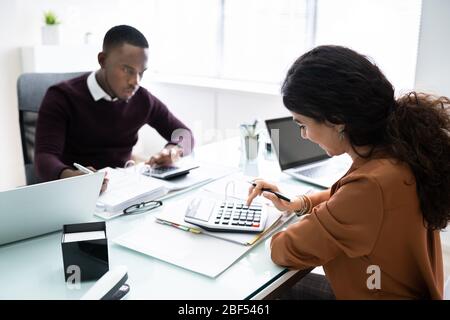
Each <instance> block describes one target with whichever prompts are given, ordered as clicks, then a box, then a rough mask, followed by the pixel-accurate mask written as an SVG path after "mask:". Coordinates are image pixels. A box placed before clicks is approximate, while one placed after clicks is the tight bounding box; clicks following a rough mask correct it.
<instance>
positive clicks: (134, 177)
mask: <svg viewBox="0 0 450 320" xmlns="http://www.w3.org/2000/svg"><path fill="white" fill-rule="evenodd" d="M199 165H200V167H199V168H198V169H195V170H192V171H191V172H190V173H189V174H187V175H185V176H181V177H179V178H175V179H171V180H167V181H166V180H161V179H156V178H152V177H149V176H146V175H143V174H142V173H141V172H143V171H144V169H145V168H144V165H143V164H139V165H137V166H134V167H129V168H127V169H121V168H118V169H112V168H105V169H102V170H101V171H107V172H108V174H107V177H108V178H109V183H108V189H107V190H106V191H105V193H103V194H102V195H101V196H100V197H99V199H98V201H97V210H96V212H95V215H96V216H98V217H100V218H103V219H112V218H115V217H118V216H120V215H122V214H123V209H125V208H126V207H128V206H130V205H133V204H136V203H140V202H143V201H149V200H157V199H158V200H162V199H167V198H169V197H171V196H175V195H178V194H179V193H181V192H186V191H189V190H191V189H193V188H197V187H199V186H201V185H203V184H206V183H208V182H211V181H213V180H215V179H219V178H221V177H224V176H226V175H229V174H231V173H234V172H236V171H237V169H236V168H231V167H225V166H218V165H212V164H207V163H199Z"/></svg>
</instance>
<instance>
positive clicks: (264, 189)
mask: <svg viewBox="0 0 450 320" xmlns="http://www.w3.org/2000/svg"><path fill="white" fill-rule="evenodd" d="M249 183H251V184H252V185H253V186H254V187H256V183H254V182H251V181H249ZM261 190H262V191H267V192H270V193H273V194H274V195H276V196H277V197H278V199H281V200H284V201H287V202H291V199H289V198H288V197H286V196H285V195H282V194H281V193H279V192H276V191H272V190H270V189H267V188H262V189H261Z"/></svg>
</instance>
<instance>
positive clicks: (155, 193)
mask: <svg viewBox="0 0 450 320" xmlns="http://www.w3.org/2000/svg"><path fill="white" fill-rule="evenodd" d="M102 171H106V172H107V175H106V177H107V178H109V183H108V188H107V190H106V191H105V192H104V193H103V194H102V195H100V197H99V198H98V201H97V207H98V208H102V209H103V210H101V209H100V211H109V212H117V211H122V210H123V209H125V208H127V207H129V206H131V205H133V204H136V203H139V202H142V201H148V200H153V199H157V198H160V197H162V196H163V195H165V194H166V193H167V189H166V188H165V185H164V183H163V182H162V181H160V180H157V179H149V178H147V177H145V176H143V175H141V174H134V173H133V172H132V171H130V170H123V169H112V168H105V169H103V170H102Z"/></svg>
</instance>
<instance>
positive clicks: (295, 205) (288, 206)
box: [247, 179, 303, 211]
mask: <svg viewBox="0 0 450 320" xmlns="http://www.w3.org/2000/svg"><path fill="white" fill-rule="evenodd" d="M253 183H255V184H256V186H253V185H252V186H251V187H250V188H249V190H248V198H247V205H250V204H251V203H252V201H253V199H254V198H256V197H257V196H259V195H262V196H263V197H264V198H267V199H269V200H270V201H272V203H273V205H274V206H275V207H276V208H277V209H278V210H280V211H295V210H299V209H300V208H302V206H303V204H302V203H301V201H302V200H301V199H298V198H293V199H291V202H287V201H285V200H281V199H279V198H278V197H277V196H276V195H275V194H273V193H271V192H267V191H262V189H269V190H272V191H277V192H279V191H280V189H278V187H277V186H276V185H274V184H272V183H269V182H267V181H264V180H262V179H256V180H254V181H253Z"/></svg>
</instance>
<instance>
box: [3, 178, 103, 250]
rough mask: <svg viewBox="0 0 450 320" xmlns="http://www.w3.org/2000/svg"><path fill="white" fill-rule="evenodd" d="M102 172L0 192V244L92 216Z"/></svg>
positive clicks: (58, 227) (86, 219)
mask: <svg viewBox="0 0 450 320" xmlns="http://www.w3.org/2000/svg"><path fill="white" fill-rule="evenodd" d="M104 175H105V173H104V172H96V173H91V174H85V175H82V176H77V177H72V178H67V179H61V180H55V181H50V182H44V183H40V184H35V185H31V186H25V187H19V188H16V189H12V190H8V191H3V192H0V245H2V244H6V243H10V242H13V241H17V240H22V239H27V238H31V237H35V236H39V235H42V234H45V233H50V232H54V231H58V230H61V229H62V227H63V225H64V224H72V223H84V222H89V221H92V220H93V214H94V210H95V203H96V201H97V198H98V196H99V193H100V188H101V186H102V182H103V177H104Z"/></svg>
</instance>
